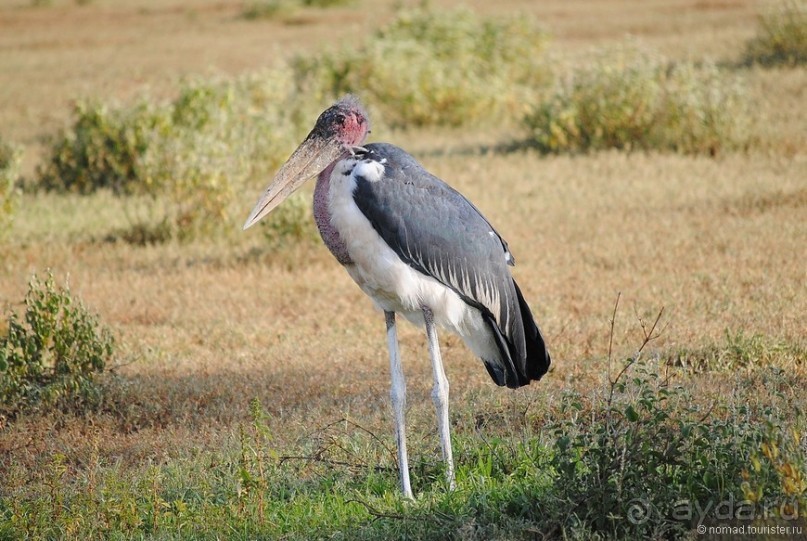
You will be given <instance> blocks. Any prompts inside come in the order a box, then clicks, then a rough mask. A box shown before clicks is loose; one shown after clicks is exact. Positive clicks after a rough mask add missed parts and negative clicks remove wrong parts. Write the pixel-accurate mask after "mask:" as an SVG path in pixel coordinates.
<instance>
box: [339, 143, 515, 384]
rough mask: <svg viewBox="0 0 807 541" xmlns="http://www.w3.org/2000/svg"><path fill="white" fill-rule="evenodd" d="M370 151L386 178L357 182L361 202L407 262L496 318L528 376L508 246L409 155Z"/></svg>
mask: <svg viewBox="0 0 807 541" xmlns="http://www.w3.org/2000/svg"><path fill="white" fill-rule="evenodd" d="M366 149H367V152H366V153H364V157H365V158H366V159H371V160H373V161H376V162H379V163H381V164H383V165H384V168H385V174H384V176H383V177H382V179H381V180H378V181H375V182H371V181H368V180H366V179H364V178H361V177H358V178H357V179H356V180H357V185H356V190H355V192H354V194H353V197H354V201H355V202H356V205H357V206H358V207H359V209H360V210H361V212H362V213H363V214H364V215H365V216H366V217H367V219H368V220H369V221H370V223H371V224H372V226H373V228H374V229H375V230H376V231H377V232H378V234H379V235H380V236H381V238H383V239H384V241H385V242H386V243H387V244H388V245H389V246H390V248H392V250H394V251H395V253H396V254H397V255H398V256H399V257H400V258H401V259H402V260H403V261H404V262H405V263H407V264H408V265H409V266H411V267H413V268H414V269H416V270H418V271H419V272H421V273H423V274H425V275H427V276H431V277H432V278H434V279H436V280H438V281H439V282H441V283H443V284H444V285H446V286H448V287H450V288H451V289H453V290H454V291H456V292H457V293H458V294H459V295H460V297H461V298H462V299H463V300H464V301H465V302H467V303H468V304H470V305H472V306H474V307H476V308H478V309H479V310H480V311H481V312H482V314H483V316H485V317H490V318H492V319H493V322H495V324H496V326H497V327H498V331H499V332H500V334H501V335H503V338H505V339H506V340H507V342H508V344H506V346H507V347H506V348H504V349H505V351H506V352H507V353H508V354H507V357H510V359H509V364H510V367H508V368H511V369H515V371H516V372H519V373H521V374H525V373H526V372H527V370H526V367H525V366H524V364H525V363H526V358H525V357H526V351H525V349H526V346H525V338H524V326H523V322H522V309H521V307H520V305H519V301H520V295H519V294H518V293H517V292H516V285H515V282H514V281H513V278H512V276H511V274H510V271H509V269H508V268H507V266H508V264H512V262H513V259H512V256H511V255H510V252H509V251H508V249H507V244H506V243H505V242H504V240H503V239H502V238H501V237H500V236H499V234H498V233H497V232H496V231H495V230H494V229H493V227H491V225H490V223H489V222H488V221H487V220H486V219H485V218H484V217H483V216H482V214H481V213H480V212H479V211H478V210H477V209H476V207H475V206H474V205H473V204H472V203H470V202H469V201H468V200H467V199H465V197H463V196H462V195H461V194H460V193H459V192H457V191H456V190H454V189H453V188H451V187H450V186H449V185H447V184H446V183H445V182H443V181H442V180H440V179H438V178H437V177H435V176H434V175H432V174H430V173H429V172H427V171H426V170H425V169H424V168H423V167H422V166H421V165H420V164H419V163H418V162H417V161H416V160H415V159H414V158H413V157H412V156H410V155H409V154H407V153H406V152H404V151H403V150H401V149H400V148H398V147H395V146H393V145H389V144H384V143H375V144H370V145H366ZM501 346H505V344H501ZM500 349H502V347H500ZM513 363H515V366H513ZM519 365H520V366H519ZM519 379H521V378H519Z"/></svg>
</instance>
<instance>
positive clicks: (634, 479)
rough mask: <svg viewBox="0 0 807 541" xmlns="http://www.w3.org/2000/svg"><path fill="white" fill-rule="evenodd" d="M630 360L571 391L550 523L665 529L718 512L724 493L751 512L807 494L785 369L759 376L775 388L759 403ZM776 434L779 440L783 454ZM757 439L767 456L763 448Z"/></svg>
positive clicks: (602, 531)
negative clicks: (589, 387) (708, 391)
mask: <svg viewBox="0 0 807 541" xmlns="http://www.w3.org/2000/svg"><path fill="white" fill-rule="evenodd" d="M632 362H633V361H629V363H632ZM632 370H634V371H635V372H634V373H633V374H628V373H627V372H623V374H622V376H620V377H618V378H617V381H615V382H614V383H613V384H611V385H610V386H609V388H608V389H606V390H605V392H604V393H603V394H600V395H595V396H590V395H581V394H579V393H577V392H567V393H565V394H564V397H563V400H562V404H561V407H560V411H559V412H557V413H556V415H555V416H554V417H555V419H554V420H553V421H552V422H551V424H550V426H549V429H548V431H549V434H550V435H551V437H552V438H553V439H554V443H553V446H554V454H553V457H552V459H551V460H550V464H551V466H552V469H553V470H554V472H555V474H556V476H557V477H556V480H555V484H554V486H555V487H556V488H557V493H556V494H555V495H554V497H555V498H557V499H558V501H561V502H564V503H565V505H564V506H562V508H561V509H553V508H552V507H551V506H550V507H549V508H548V509H549V510H551V511H552V513H557V514H555V515H553V516H546V517H544V520H545V521H546V522H547V523H550V524H551V523H552V522H554V521H558V522H559V528H560V529H562V530H564V531H566V532H567V534H569V533H574V534H577V537H581V536H582V537H585V538H589V537H591V536H593V535H595V534H599V535H607V536H613V537H614V538H617V539H622V538H627V539H638V538H653V539H658V538H670V537H680V536H682V535H685V534H686V533H687V532H688V531H690V530H691V529H692V528H693V527H694V526H695V525H696V524H698V523H699V522H701V521H704V520H706V521H709V520H714V519H715V518H716V516H715V513H719V512H720V509H718V505H719V503H720V502H727V501H731V502H743V501H745V500H748V501H747V502H746V503H748V504H749V505H750V506H751V507H749V508H748V509H747V511H748V512H754V513H756V516H762V515H763V514H764V513H766V512H767V513H772V514H770V515H769V516H770V517H776V516H777V515H776V514H775V512H778V511H779V510H784V511H783V516H785V517H787V516H792V514H791V515H786V513H787V509H789V508H788V507H787V506H788V505H790V506H791V507H790V508H792V507H793V506H795V507H797V508H799V507H800V506H803V505H804V504H805V503H807V500H805V496H807V493H806V492H805V483H804V481H803V479H804V475H805V473H807V469H806V468H805V462H804V458H803V456H801V454H800V451H799V449H798V446H799V437H800V434H799V432H798V431H797V430H796V427H795V425H794V424H793V423H794V422H795V421H794V420H795V419H796V418H797V415H795V414H794V412H792V411H791V409H790V407H789V406H787V405H786V404H787V403H788V400H787V399H786V397H785V396H784V394H783V393H782V392H781V391H778V390H777V389H778V388H779V387H780V386H783V384H784V385H785V386H786V385H787V384H786V383H785V382H784V381H783V379H782V374H781V373H777V372H776V371H770V372H767V373H765V374H764V375H763V377H762V381H760V382H759V383H758V384H759V387H760V388H764V389H766V391H769V392H770V394H763V395H762V396H765V397H767V398H766V400H769V399H770V401H769V402H768V403H766V404H765V405H764V406H762V407H759V406H757V405H755V404H753V403H751V402H750V401H747V400H741V401H739V402H737V401H722V400H717V399H715V400H714V402H713V403H712V405H711V406H709V405H708V404H703V403H702V402H699V401H698V400H696V397H694V396H692V394H691V393H690V391H689V390H688V389H687V388H685V387H683V386H680V385H675V384H674V383H672V382H671V381H670V380H669V375H663V374H661V373H659V372H658V371H657V370H656V369H655V368H654V367H653V366H651V365H649V364H637V365H636V366H634V367H633V368H632ZM782 439H787V443H782ZM773 442H780V443H779V446H778V447H777V449H782V452H781V454H780V455H777V456H776V457H773V455H774V452H773V451H772V449H773V446H774V443H773ZM760 449H761V450H762V451H761V452H762V453H763V454H765V453H767V454H765V457H766V458H768V460H767V461H765V459H762V458H761V457H760V458H757V457H759V454H760V451H758V450H760ZM762 462H765V463H764V464H763V463H762ZM785 464H786V466H785ZM750 494H755V497H754V498H749V495H750ZM774 503H775V504H776V505H774ZM753 506H757V507H753ZM724 512H725V511H724ZM746 516H747V515H746ZM572 537H575V535H572Z"/></svg>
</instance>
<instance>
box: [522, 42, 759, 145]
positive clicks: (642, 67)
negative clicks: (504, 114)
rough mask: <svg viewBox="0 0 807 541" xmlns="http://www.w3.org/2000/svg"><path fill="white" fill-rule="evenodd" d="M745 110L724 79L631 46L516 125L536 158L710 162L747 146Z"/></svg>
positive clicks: (735, 87) (710, 69)
mask: <svg viewBox="0 0 807 541" xmlns="http://www.w3.org/2000/svg"><path fill="white" fill-rule="evenodd" d="M750 125H751V116H750V103H749V99H748V96H747V93H746V91H745V90H744V89H743V88H742V87H741V86H740V85H739V82H738V80H736V79H735V78H734V77H733V76H732V75H731V74H729V73H727V72H725V71H721V70H720V69H718V68H717V67H716V66H713V65H708V64H704V65H699V66H697V65H694V64H690V63H672V62H669V61H667V60H665V59H664V58H662V57H660V56H658V55H655V54H650V53H647V52H644V51H641V50H639V49H637V48H634V47H623V48H619V49H616V50H612V51H609V52H607V53H605V54H602V55H600V56H599V57H598V58H596V59H595V60H594V61H593V63H592V64H591V65H590V66H586V67H584V68H581V69H578V70H577V71H575V72H574V73H573V74H572V75H571V76H570V77H569V78H568V79H567V80H566V81H565V82H563V83H561V84H560V86H559V87H558V88H557V90H556V91H555V93H554V95H552V96H551V97H549V98H548V99H546V100H544V101H541V102H540V103H539V104H538V105H537V106H536V107H535V108H534V110H533V111H532V112H531V113H530V114H528V115H527V116H526V117H525V118H524V126H525V127H526V128H527V130H528V133H529V136H528V143H529V144H530V145H533V146H535V147H537V148H538V149H539V150H541V151H543V152H588V151H595V150H603V149H611V148H615V149H621V150H662V151H673V152H682V153H687V154H709V155H715V154H719V153H721V152H725V151H729V150H735V149H740V148H743V147H744V146H746V145H747V144H748V142H749V139H750V136H749V129H750Z"/></svg>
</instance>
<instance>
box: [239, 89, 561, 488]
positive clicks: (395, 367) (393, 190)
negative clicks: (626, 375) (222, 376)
mask: <svg viewBox="0 0 807 541" xmlns="http://www.w3.org/2000/svg"><path fill="white" fill-rule="evenodd" d="M369 127H370V126H369V119H368V115H367V112H366V111H365V109H364V107H363V106H362V105H361V103H360V102H359V100H358V99H357V98H355V97H354V96H346V97H344V98H342V99H341V100H340V101H338V102H337V103H336V104H334V105H333V106H332V107H330V108H328V109H327V110H326V111H324V112H323V113H322V114H321V115H320V117H319V119H317V123H316V125H315V126H314V129H313V130H312V131H311V133H309V134H308V136H307V137H306V138H305V140H304V141H303V142H302V143H301V144H300V146H299V148H297V150H295V151H294V153H293V154H292V155H291V157H290V158H289V160H288V161H287V162H286V163H285V164H284V165H283V166H282V167H281V168H280V170H279V171H278V172H277V174H276V175H275V178H274V179H273V180H272V182H271V183H270V184H269V186H268V188H267V189H266V191H265V192H264V193H263V195H262V196H261V197H260V199H259V200H258V202H257V204H256V205H255V208H254V209H253V210H252V213H251V214H250V215H249V218H247V221H246V223H245V224H244V229H247V228H248V227H250V226H252V225H254V224H255V223H256V222H257V221H258V220H260V219H261V218H262V217H264V216H266V215H267V214H268V213H269V212H270V211H271V210H272V209H274V208H275V207H276V206H278V205H279V204H280V203H281V202H283V200H284V199H286V198H287V197H288V196H289V195H290V194H291V193H292V192H294V191H295V190H296V189H297V188H299V187H300V186H301V185H302V184H303V183H304V182H305V181H306V180H308V179H309V178H311V177H313V176H316V175H318V179H317V184H316V188H315V190H314V217H315V220H316V223H317V227H318V228H319V232H320V235H321V236H322V240H323V241H324V242H325V244H326V246H327V247H328V249H330V251H331V253H333V255H334V256H335V257H336V259H337V260H338V261H339V262H340V263H341V264H342V265H343V266H344V267H345V270H347V272H348V274H350V276H351V277H352V278H353V280H355V281H356V283H357V284H358V285H359V287H360V288H361V289H362V291H364V292H365V293H366V294H367V295H369V296H370V298H371V299H372V300H373V302H374V303H375V305H376V306H378V307H379V308H380V309H381V310H383V311H384V315H385V318H386V327H387V345H388V347H389V356H390V367H391V372H392V386H391V392H390V397H391V402H392V406H393V410H394V417H395V433H396V439H397V443H398V466H399V468H400V481H401V489H402V491H403V493H404V495H405V496H406V497H409V498H412V488H411V485H410V482H409V467H408V459H407V453H406V432H405V427H404V408H405V401H406V387H405V383H404V374H403V370H402V367H401V358H400V354H399V352H398V337H397V331H396V328H395V314H396V313H398V314H401V315H403V316H404V317H405V318H406V319H408V320H409V321H411V322H412V323H414V324H416V325H424V326H425V328H426V336H427V338H428V342H429V354H430V356H431V361H432V367H433V374H434V388H433V391H432V399H433V400H434V404H435V407H436V409H437V421H438V427H439V432H440V443H441V446H442V453H443V459H444V460H445V462H446V477H447V480H448V483H449V486H450V487H451V488H453V487H454V463H453V458H452V454H451V441H450V436H449V421H448V380H447V379H446V375H445V372H444V370H443V363H442V360H441V358H440V348H439V343H438V340H437V330H436V327H435V324H437V325H440V326H442V327H444V328H446V329H448V330H451V331H453V332H455V333H457V334H458V335H459V336H460V337H461V338H462V339H463V341H464V342H465V343H466V344H467V345H468V347H469V348H470V349H471V350H472V351H473V352H474V353H475V354H476V355H477V356H478V357H480V358H481V359H482V362H483V363H484V364H485V368H487V371H488V373H489V374H490V376H491V378H493V381H494V382H495V383H496V384H497V385H499V386H504V385H506V386H507V387H510V388H513V389H515V388H517V387H521V386H522V385H528V384H529V383H530V381H531V380H538V379H540V378H541V376H543V375H544V374H545V373H546V371H547V369H548V368H549V363H550V359H549V353H548V352H547V350H546V346H545V345H544V339H543V336H542V335H541V331H540V330H539V329H538V326H537V325H536V324H535V321H534V319H533V316H532V313H531V312H530V308H529V306H527V303H526V302H525V301H524V297H523V295H522V294H521V291H520V290H519V288H518V286H517V285H516V282H515V281H514V280H513V277H512V275H511V274H510V270H509V269H508V268H507V267H508V265H513V264H514V259H513V256H512V255H511V254H510V251H509V249H508V247H507V243H506V242H505V241H504V239H502V238H501V236H500V235H499V234H498V233H497V232H496V230H495V229H493V226H491V225H490V222H488V221H487V220H486V219H485V217H484V216H482V214H481V213H480V212H479V210H477V208H476V207H475V206H474V205H473V203H471V202H470V201H468V200H467V199H465V198H464V197H463V196H462V195H460V194H459V193H458V192H457V191H456V190H454V189H453V188H451V187H450V186H449V185H447V184H446V183H445V182H443V181H441V180H440V179H438V178H437V177H435V176H434V175H431V174H430V173H429V172H427V171H426V170H425V169H424V168H423V167H422V166H421V165H420V164H419V163H418V162H417V161H416V160H415V159H414V158H413V157H412V156H411V155H409V154H407V153H406V152H405V151H403V150H401V149H400V148H398V147H396V146H393V145H390V144H386V143H372V144H368V145H364V140H365V138H366V137H367V134H368V133H369V131H370V130H369Z"/></svg>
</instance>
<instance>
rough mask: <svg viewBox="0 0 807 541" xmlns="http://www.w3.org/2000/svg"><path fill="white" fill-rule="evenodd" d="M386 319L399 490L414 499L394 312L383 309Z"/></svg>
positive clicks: (403, 384)
mask: <svg viewBox="0 0 807 541" xmlns="http://www.w3.org/2000/svg"><path fill="white" fill-rule="evenodd" d="M384 317H385V318H386V320H387V347H388V348H389V365H390V372H391V373H392V378H391V379H392V386H391V388H390V398H391V399H392V411H393V415H394V416H395V439H396V440H397V441H398V468H399V470H400V473H401V490H402V491H403V495H404V497H406V498H409V499H414V496H413V495H412V485H411V484H410V483H409V457H408V456H407V454H406V425H405V424H404V409H405V408H406V381H405V379H404V373H403V367H402V366H401V354H400V352H399V351H398V331H397V330H396V328H395V312H387V311H384Z"/></svg>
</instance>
